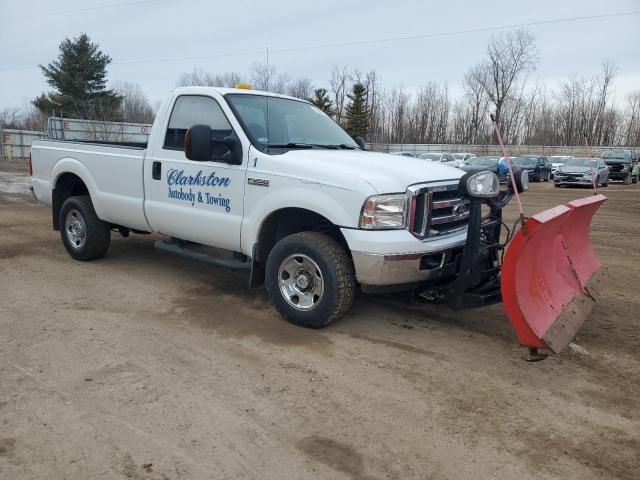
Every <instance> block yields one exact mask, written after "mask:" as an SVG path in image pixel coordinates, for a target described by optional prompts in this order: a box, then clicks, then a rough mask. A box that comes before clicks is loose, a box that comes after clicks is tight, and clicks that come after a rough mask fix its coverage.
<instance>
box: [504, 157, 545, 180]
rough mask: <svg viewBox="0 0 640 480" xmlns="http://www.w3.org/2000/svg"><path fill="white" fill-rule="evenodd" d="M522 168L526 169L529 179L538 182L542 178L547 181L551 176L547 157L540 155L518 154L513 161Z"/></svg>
mask: <svg viewBox="0 0 640 480" xmlns="http://www.w3.org/2000/svg"><path fill="white" fill-rule="evenodd" d="M513 165H516V166H518V167H520V168H522V170H526V171H527V173H528V174H529V181H531V182H540V181H542V180H544V181H545V182H548V181H549V179H550V178H551V163H550V162H549V159H548V158H547V157H543V156H541V155H520V156H519V157H518V158H516V159H515V160H514V161H513Z"/></svg>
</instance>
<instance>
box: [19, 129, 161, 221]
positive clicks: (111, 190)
mask: <svg viewBox="0 0 640 480" xmlns="http://www.w3.org/2000/svg"><path fill="white" fill-rule="evenodd" d="M145 153H146V149H145V148H142V147H132V146H123V145H111V144H106V143H94V142H92V143H88V142H77V141H73V142H70V141H64V140H38V141H35V142H33V145H32V148H31V156H32V167H33V190H34V195H35V196H36V198H37V199H38V200H39V201H41V202H43V203H45V204H47V205H51V201H52V200H51V193H52V190H53V189H54V188H55V185H56V182H57V181H58V179H59V178H60V175H61V174H62V173H63V172H68V173H71V174H74V175H77V176H78V177H80V179H82V181H83V182H84V183H85V185H86V186H87V188H88V189H89V192H90V194H91V197H92V198H93V199H94V202H93V203H94V206H95V209H96V213H97V214H98V217H100V219H102V220H104V221H107V222H111V223H114V224H117V225H123V226H127V227H131V228H137V229H140V230H146V229H148V228H149V225H148V224H147V221H146V219H145V215H144V207H143V204H144V186H143V185H144V182H143V168H144V157H145Z"/></svg>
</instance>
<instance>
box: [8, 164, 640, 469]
mask: <svg viewBox="0 0 640 480" xmlns="http://www.w3.org/2000/svg"><path fill="white" fill-rule="evenodd" d="M22 168H23V166H19V168H18V167H17V166H16V165H13V166H8V165H6V164H5V165H4V166H0V299H1V300H0V332H1V333H0V478H3V479H62V478H64V479H82V480H86V479H93V478H105V479H118V478H135V479H306V478H309V479H311V478H313V479H413V478H415V479H438V480H440V479H452V480H454V479H455V480H464V479H490V478H495V479H515V478H517V479H519V480H525V479H536V480H541V479H574V478H575V479H581V480H587V479H628V480H632V479H637V478H638V476H639V473H638V472H639V470H638V469H639V468H640V466H639V465H640V419H639V418H638V414H639V413H640V400H639V399H640V331H639V327H640V317H639V316H638V311H639V310H640V295H639V294H638V280H639V279H640V249H639V248H638V246H639V243H638V242H639V240H640V209H639V208H638V205H639V202H638V199H639V198H640V185H629V186H624V185H621V184H612V185H611V186H610V187H609V188H608V189H605V193H606V194H607V195H608V196H609V201H608V202H607V204H606V205H605V206H604V207H603V209H602V210H601V211H600V213H599V214H598V216H597V217H596V218H595V220H594V226H593V239H594V242H595V244H596V248H597V253H598V255H599V256H600V258H601V259H602V260H603V261H604V262H605V263H606V264H608V265H609V267H610V278H609V280H608V284H607V289H606V291H605V292H604V302H603V303H602V304H600V305H599V306H597V308H596V309H595V311H594V313H593V314H592V315H591V317H590V319H589V320H588V321H587V323H586V325H585V326H584V328H583V329H582V330H581V332H580V333H579V335H578V337H577V338H576V343H577V344H578V345H579V346H580V347H581V348H576V349H575V350H570V349H568V350H567V351H566V352H564V353H563V354H561V355H559V356H556V357H551V358H549V359H547V360H545V361H544V362H540V363H535V364H528V363H525V362H523V361H522V360H521V359H520V355H521V354H522V353H523V349H522V348H520V347H519V346H518V345H517V344H516V342H515V337H514V334H513V332H512V330H511V328H510V326H509V324H508V322H507V319H506V316H505V314H504V313H503V310H502V307H501V306H499V305H498V306H494V307H491V308H485V309H482V310H475V311H468V312H464V313H454V312H451V311H449V310H447V309H446V308H444V307H437V306H428V305H427V306H425V305H414V306H407V305H404V304H402V303H400V302H398V301H396V300H393V299H390V298H385V297H370V296H364V295H359V296H358V298H357V299H356V301H355V304H354V306H353V309H352V310H351V312H350V314H349V315H348V316H346V317H345V318H344V319H342V320H341V321H339V322H337V323H336V324H334V325H332V326H331V327H329V328H327V329H325V330H322V331H311V330H305V329H301V328H297V327H294V326H292V325H290V324H288V323H286V322H284V321H283V320H281V319H280V318H279V316H278V315H277V314H276V313H275V312H274V310H273V309H272V308H271V306H270V305H269V303H268V300H267V297H266V293H265V291H264V290H263V289H257V290H250V289H249V288H248V287H247V286H246V285H247V283H248V279H247V277H246V275H244V274H236V273H229V272H227V271H225V270H221V269H216V268H213V267H211V268H206V267H202V266H200V265H196V264H195V263H193V262H190V261H188V260H185V259H181V258H174V257H170V256H165V255H161V254H158V253H156V252H155V251H154V249H153V245H152V243H153V240H154V239H155V238H156V237H154V236H133V237H132V238H129V239H124V238H120V237H119V236H116V235H114V236H113V242H112V248H111V251H110V253H109V255H108V256H107V257H106V258H104V259H102V260H99V261H96V262H91V263H80V262H75V261H73V260H72V259H71V258H70V257H69V256H68V255H67V253H66V251H65V250H64V247H63V246H62V243H61V241H60V238H59V234H58V233H57V232H54V231H53V230H52V229H51V221H50V211H49V209H48V208H46V207H43V206H39V205H36V204H35V203H34V202H33V201H32V200H31V199H30V197H29V196H28V195H27V194H26V193H25V192H24V185H26V184H27V182H28V178H27V177H26V176H24V175H23V174H22V173H20V170H21V169H22ZM588 194H589V191H588V190H583V191H578V190H573V189H554V188H552V186H551V185H550V184H534V185H532V191H530V192H529V193H527V194H526V196H525V197H524V202H525V208H526V212H527V213H528V214H532V213H535V212H537V211H539V210H541V209H543V208H547V207H551V206H554V205H557V204H559V203H563V202H565V201H566V200H569V199H571V198H576V197H579V196H585V195H588ZM509 214H510V215H511V216H513V214H514V211H513V207H511V209H510V211H509Z"/></svg>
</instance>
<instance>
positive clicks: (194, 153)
mask: <svg viewBox="0 0 640 480" xmlns="http://www.w3.org/2000/svg"><path fill="white" fill-rule="evenodd" d="M184 154H185V156H186V157H187V158H188V159H189V160H195V161H196V162H205V161H207V160H211V127H210V126H209V125H194V126H193V127H191V128H190V129H189V130H187V133H185V135H184Z"/></svg>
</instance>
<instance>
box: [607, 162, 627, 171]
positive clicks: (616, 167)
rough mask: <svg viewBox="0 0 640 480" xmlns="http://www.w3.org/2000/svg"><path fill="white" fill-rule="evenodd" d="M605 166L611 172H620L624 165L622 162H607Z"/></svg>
mask: <svg viewBox="0 0 640 480" xmlns="http://www.w3.org/2000/svg"><path fill="white" fill-rule="evenodd" d="M607 166H608V167H609V171H611V172H621V171H622V170H623V169H624V166H625V165H624V164H623V163H607Z"/></svg>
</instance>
